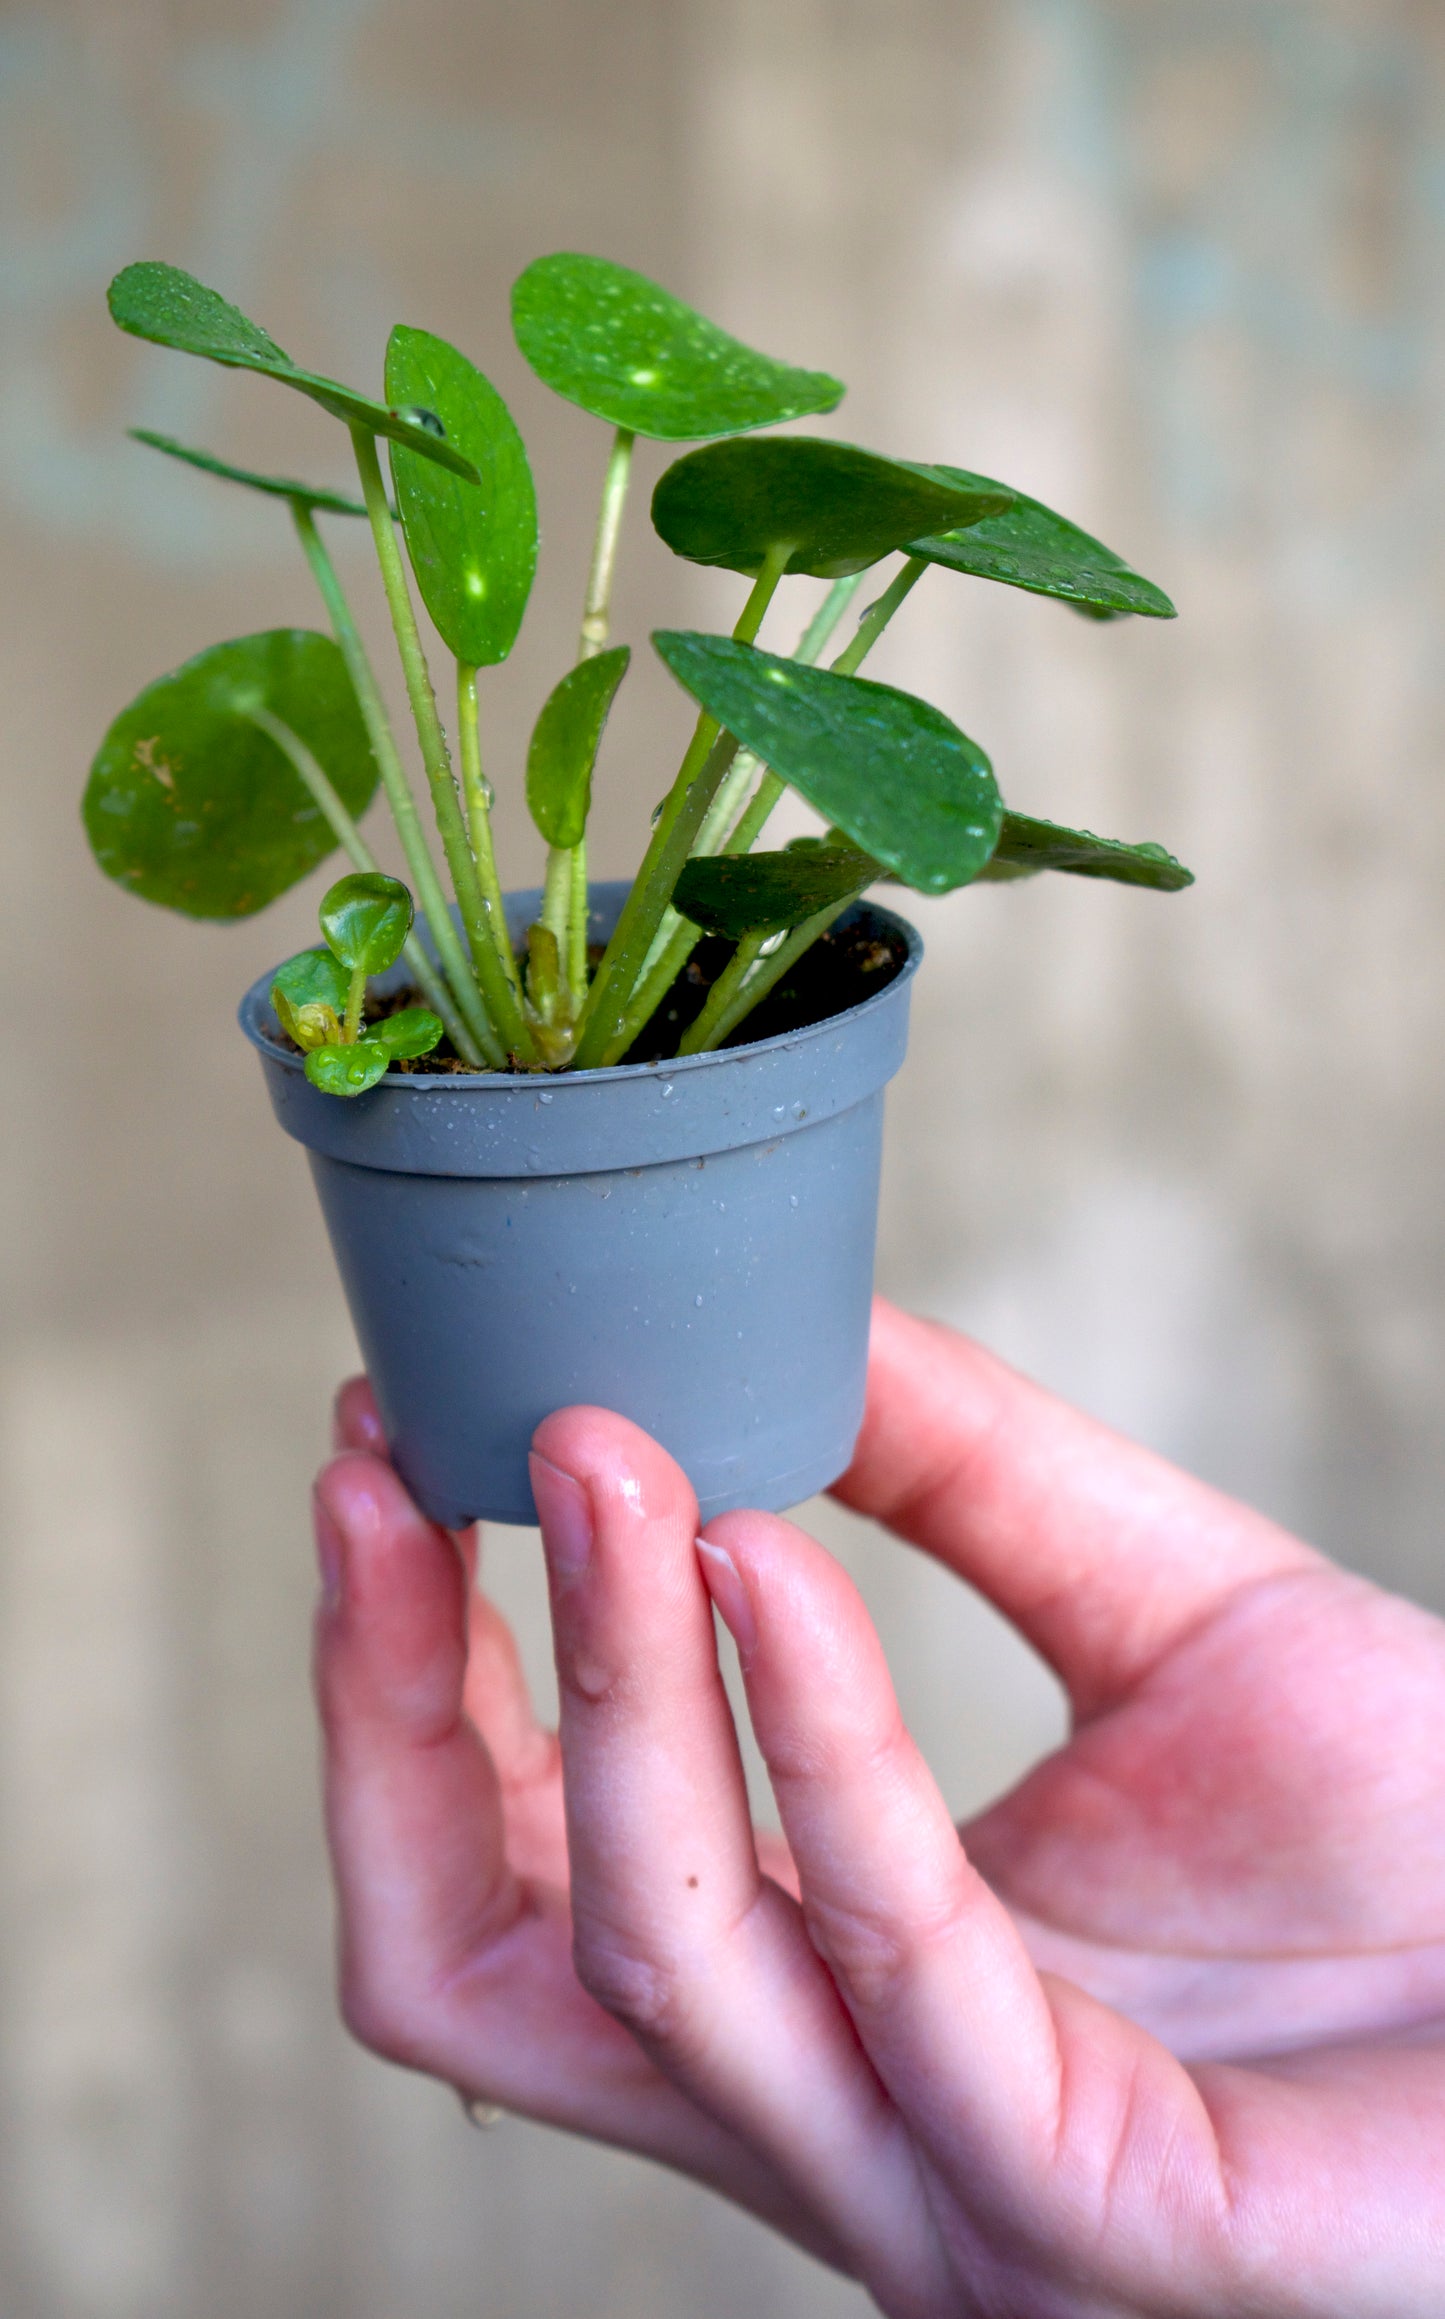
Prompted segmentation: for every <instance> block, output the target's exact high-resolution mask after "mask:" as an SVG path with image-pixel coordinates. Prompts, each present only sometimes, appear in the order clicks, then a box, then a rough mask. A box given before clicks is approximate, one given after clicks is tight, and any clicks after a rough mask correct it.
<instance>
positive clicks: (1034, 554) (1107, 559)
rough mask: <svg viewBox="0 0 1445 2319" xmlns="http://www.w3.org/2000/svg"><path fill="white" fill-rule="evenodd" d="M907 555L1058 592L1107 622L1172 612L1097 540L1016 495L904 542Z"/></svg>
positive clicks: (963, 477)
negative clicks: (959, 523) (977, 515)
mask: <svg viewBox="0 0 1445 2319" xmlns="http://www.w3.org/2000/svg"><path fill="white" fill-rule="evenodd" d="M938 472H939V474H940V475H947V476H950V477H952V478H953V480H954V481H955V482H959V483H965V484H973V485H981V486H984V487H985V488H986V487H987V486H988V481H989V479H988V477H987V476H985V475H970V474H969V473H968V471H967V469H965V468H962V467H940V468H939V470H938ZM998 488H1000V489H1001V488H1002V486H998ZM908 552H909V554H910V555H913V556H924V557H926V558H927V560H928V562H929V563H932V564H944V565H946V566H947V567H948V569H949V570H950V571H954V572H973V573H976V574H977V576H978V577H979V578H980V579H984V580H1001V581H1002V582H1003V583H1004V585H1005V586H1006V587H1010V588H1027V589H1028V590H1029V591H1030V592H1031V593H1032V594H1033V595H1036V596H1058V597H1060V598H1062V600H1063V601H1064V602H1065V603H1067V604H1072V605H1073V606H1074V607H1075V608H1076V609H1077V610H1078V611H1080V612H1089V613H1092V614H1093V615H1094V616H1095V618H1100V619H1113V618H1118V617H1119V616H1121V615H1122V614H1124V613H1127V612H1140V613H1143V614H1145V615H1146V617H1148V618H1151V619H1155V620H1172V619H1173V618H1174V616H1175V615H1174V606H1173V605H1172V604H1171V603H1170V601H1169V598H1168V597H1167V596H1166V595H1165V593H1164V591H1163V589H1162V588H1156V587H1155V586H1154V583H1153V581H1152V580H1146V579H1145V578H1144V577H1143V575H1142V574H1141V573H1139V572H1136V571H1134V570H1132V569H1131V567H1130V566H1129V565H1128V564H1126V563H1125V561H1124V559H1123V557H1122V556H1116V555H1115V553H1114V551H1113V549H1112V548H1106V547H1105V545H1104V543H1103V541H1102V540H1096V539H1093V538H1091V537H1090V535H1089V533H1088V532H1086V531H1080V529H1079V527H1078V525H1077V524H1075V523H1068V522H1066V521H1065V519H1064V517H1063V516H1061V515H1055V513H1054V511H1053V509H1052V508H1051V507H1045V506H1044V505H1043V503H1042V501H1040V500H1037V499H1028V498H1025V496H1024V494H1023V493H1022V492H1016V493H1015V495H1014V504H1013V506H1012V507H1009V508H1006V509H1005V510H1004V511H1003V513H1002V514H1000V515H991V516H986V517H985V518H984V520H983V521H982V522H981V523H977V524H971V525H970V526H969V528H968V529H967V531H952V532H947V533H943V534H940V535H937V536H934V537H930V538H923V539H916V540H911V541H910V542H909V547H908Z"/></svg>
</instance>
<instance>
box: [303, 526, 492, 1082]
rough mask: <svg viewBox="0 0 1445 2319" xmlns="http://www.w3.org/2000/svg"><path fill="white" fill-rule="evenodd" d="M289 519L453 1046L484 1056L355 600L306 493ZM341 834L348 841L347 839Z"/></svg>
mask: <svg viewBox="0 0 1445 2319" xmlns="http://www.w3.org/2000/svg"><path fill="white" fill-rule="evenodd" d="M291 519H292V521H293V523H294V524H295V526H296V536H297V538H298V539H299V540H300V542H301V547H302V552H303V553H304V555H305V557H306V561H307V563H308V564H309V565H310V567H311V573H312V577H313V579H314V580H315V582H316V585H317V587H318V588H319V589H320V591H321V596H322V601H323V602H324V603H325V606H326V610H327V613H328V615H329V617H330V620H331V626H332V630H333V632H334V634H335V637H336V641H337V644H338V645H339V646H340V648H341V657H342V659H343V660H344V661H345V663H346V670H347V674H348V675H349V677H350V678H351V682H352V686H353V689H354V691H355V693H356V698H357V702H358V704H359V706H360V709H361V716H362V722H363V723H364V724H365V726H366V733H367V738H368V740H369V741H370V743H371V750H372V755H373V756H374V757H375V759H376V762H377V766H378V768H379V770H380V773H381V785H382V787H383V789H384V790H385V791H386V801H387V804H388V805H389V806H390V807H391V818H392V820H393V821H394V823H395V824H396V834H397V836H398V838H399V839H400V841H401V850H402V853H403V855H404V856H405V859H406V866H407V871H408V873H409V875H410V878H411V884H412V892H413V893H414V894H415V896H416V905H417V908H418V909H419V910H420V912H421V914H422V916H423V918H424V919H425V920H426V922H427V925H428V927H429V928H430V929H431V938H432V941H433V942H434V943H435V944H436V953H437V957H438V958H439V959H440V961H441V966H442V972H443V974H444V975H445V977H446V979H447V981H448V982H449V983H450V985H451V989H452V994H453V1000H454V1004H453V1005H452V1006H451V1007H450V1008H449V1009H448V1010H447V1014H446V1015H443V1017H442V1019H443V1021H445V1022H446V1024H447V1031H448V1035H449V1036H450V1038H451V1041H452V1044H453V1046H454V1047H456V1050H457V1053H458V1054H459V1055H461V1056H462V1057H463V1059H464V1060H465V1061H466V1062H469V1063H474V1064H480V1062H481V1060H482V1053H481V1051H482V1049H483V1048H485V1047H486V1046H487V1044H488V1032H489V1030H490V1027H491V1026H490V1024H489V1022H488V1019H487V1015H486V1010H485V1008H484V1007H483V1005H482V1002H481V998H480V996H479V994H478V991H477V986H476V982H475V980H474V979H473V976H472V971H471V968H470V967H469V966H468V964H467V955H466V952H465V950H464V949H463V948H462V945H461V941H460V938H459V937H458V934H457V930H456V927H455V925H454V924H453V922H452V914H451V912H450V910H449V909H448V908H447V899H446V895H445V894H444V893H443V891H442V883H441V880H440V878H439V877H438V876H437V873H436V865H435V863H434V862H433V860H432V857H431V851H430V848H429V847H428V845H427V842H426V834H425V832H424V831H423V829H422V825H421V816H420V814H419V813H418V812H417V808H416V799H415V798H414V797H413V795H412V792H411V783H410V782H409V781H408V780H407V777H406V770H405V767H404V766H403V764H402V761H401V756H400V752H399V751H398V749H397V745H396V740H395V736H394V735H393V733H392V729H391V720H390V718H389V717H388V716H387V713H386V707H385V704H384V703H383V701H382V697H381V690H380V687H379V686H378V684H377V681H376V674H375V671H374V670H373V668H372V665H371V661H370V658H369V656H368V654H367V650H366V646H365V645H364V644H363V643H362V641H361V632H360V630H359V629H358V627H357V625H356V621H355V618H354V616H353V614H352V610H351V606H350V605H349V604H348V602H347V600H346V597H345V594H344V592H343V590H342V586H341V582H340V580H339V579H338V578H337V574H336V567H335V565H334V564H333V563H332V561H331V558H330V556H329V555H328V554H327V552H326V547H325V543H324V542H323V540H322V537H321V534H320V532H319V531H318V530H317V528H316V518H315V516H314V514H313V512H312V510H311V509H310V508H309V507H308V506H307V505H306V503H305V501H304V500H298V499H293V500H292V502H291ZM338 802H339V800H338ZM342 842H343V843H345V840H343V841H342ZM417 947H418V950H419V951H420V949H421V946H420V944H418V946H417ZM421 955H422V956H423V957H425V955H426V954H425V952H424V951H421ZM433 980H435V977H433ZM428 997H429V999H430V1003H431V1005H432V1006H433V1007H434V1008H435V1010H436V1012H437V1013H438V1014H441V1013H442V1010H441V1008H440V1007H439V1006H437V1004H436V999H435V997H434V996H433V995H432V994H431V993H430V992H429V993H428ZM458 1013H460V1014H461V1015H462V1017H463V1019H464V1020H465V1022H466V1024H467V1033H466V1035H465V1036H464V1038H463V1040H462V1041H461V1042H458V1040H457V1038H456V1034H455V1032H453V1031H452V1027H451V1020H449V1019H448V1017H451V1018H453V1019H454V1018H455V1016H456V1015H457V1014H458ZM492 1045H493V1046H494V1047H496V1041H495V1040H493V1041H492ZM500 1051H501V1050H500V1048H499V1047H497V1052H498V1053H499V1054H500Z"/></svg>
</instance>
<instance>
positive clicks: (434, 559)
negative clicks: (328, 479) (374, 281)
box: [386, 323, 537, 668]
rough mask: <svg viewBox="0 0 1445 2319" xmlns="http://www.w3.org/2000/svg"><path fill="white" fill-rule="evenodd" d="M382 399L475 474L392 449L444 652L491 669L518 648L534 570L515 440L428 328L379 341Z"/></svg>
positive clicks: (508, 418)
mask: <svg viewBox="0 0 1445 2319" xmlns="http://www.w3.org/2000/svg"><path fill="white" fill-rule="evenodd" d="M386 392H387V397H388V400H389V401H391V402H392V403H395V404H400V405H406V406H408V407H410V408H412V409H413V411H415V412H416V413H417V414H418V416H420V415H421V414H422V413H423V412H424V413H425V414H426V415H427V416H428V417H430V418H432V419H433V420H434V423H435V424H436V425H437V426H440V427H442V428H443V429H444V430H445V434H446V440H447V441H448V442H449V443H452V444H454V445H455V447H456V448H457V449H458V450H459V451H461V452H462V453H463V454H464V455H465V456H466V458H467V459H469V460H470V462H471V464H472V467H473V468H474V469H475V471H476V475H477V481H476V482H475V483H465V482H463V481H462V480H461V479H460V477H457V476H453V475H449V474H447V473H446V472H445V471H444V469H442V468H440V467H438V466H437V465H436V463H435V461H434V460H431V459H419V458H418V457H417V456H416V454H415V452H414V451H406V450H402V449H401V448H400V446H399V445H395V444H394V445H393V446H392V453H391V474H392V482H393V483H394V485H395V487H396V503H397V506H398V508H399V509H400V511H401V522H402V530H403V532H404V533H405V536H406V546H407V553H408V555H409V556H410V557H411V567H412V570H413V571H414V572H415V573H416V581H417V586H418V587H419V588H420V590H421V593H422V600H423V602H424V603H425V605H426V608H427V610H428V612H430V614H431V616H432V619H433V621H434V622H435V624H436V629H437V633H438V635H439V636H440V637H441V639H442V642H443V643H444V644H445V645H446V647H447V650H448V651H449V652H452V653H454V654H455V655H456V657H457V659H458V660H460V661H464V662H465V663H466V664H467V665H468V666H469V667H472V668H490V667H491V666H493V664H494V663H495V662H497V661H500V660H505V659H506V657H507V654H508V653H509V652H510V651H511V649H512V646H513V645H514V643H515V642H516V640H517V631H518V629H519V628H520V627H521V625H522V615H523V613H524V612H525V611H526V609H527V598H528V596H529V594H530V593H531V587H532V577H533V574H534V573H535V571H536V568H537V498H536V493H535V491H534V490H533V488H532V470H531V468H530V467H529V466H528V464H527V453H526V449H525V447H524V445H523V442H522V438H521V436H520V435H519V434H518V432H517V429H516V427H515V425H514V424H513V421H512V414H511V412H510V411H509V410H508V409H507V406H506V404H505V403H504V402H503V400H502V398H501V396H500V395H499V394H498V392H497V390H496V388H495V387H494V386H493V385H492V383H491V381H490V379H487V378H484V377H483V376H482V373H481V372H480V371H479V370H478V369H477V368H476V365H475V364H474V363H471V362H468V360H467V358H466V356H465V355H464V354H460V353H458V351H457V349H456V348H455V347H454V346H449V345H448V344H447V341H446V340H445V339H444V338H436V337H433V335H432V333H431V332H430V331H429V330H411V329H408V328H407V327H406V325H405V324H402V323H398V325H397V327H396V329H395V330H393V332H392V334H391V337H390V339H389V341H388V343H387V349H386Z"/></svg>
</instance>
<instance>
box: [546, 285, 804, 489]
mask: <svg viewBox="0 0 1445 2319" xmlns="http://www.w3.org/2000/svg"><path fill="white" fill-rule="evenodd" d="M512 327H513V330H514V331H515V333H516V338H517V344H518V346H519V347H520V348H521V350H522V353H523V354H524V355H525V357H526V359H527V361H528V362H529V363H530V364H531V366H532V368H533V370H534V371H535V372H536V373H537V376H538V377H539V378H540V379H541V380H543V382H544V383H545V384H546V385H547V386H549V387H551V388H552V390H553V392H554V393H556V394H559V395H565V396H566V398H567V400H568V401H569V402H573V403H579V404H580V405H581V407H582V409H583V410H584V411H590V412H591V413H592V414H593V416H594V417H595V418H599V419H606V420H607V421H608V423H609V424H610V425H612V426H614V427H626V428H628V429H629V430H630V432H631V433H633V434H634V435H652V436H655V437H658V438H660V439H661V440H662V441H664V442H675V443H680V442H689V441H696V440H698V439H699V438H700V437H702V436H704V435H735V434H739V433H741V432H743V431H744V430H745V429H746V428H749V427H773V426H777V425H779V424H780V423H781V421H782V420H784V419H797V418H801V417H803V416H804V415H805V413H808V412H811V411H831V410H832V409H833V408H834V406H835V405H836V404H837V403H839V402H840V401H841V400H842V396H843V386H842V383H841V381H840V380H838V379H836V378H830V377H829V375H828V373H827V372H826V371H821V370H795V369H794V368H793V367H792V365H791V364H790V363H786V362H775V361H774V360H773V358H772V357H771V356H770V355H766V354H759V353H757V352H756V351H755V350H754V349H753V348H752V347H750V346H744V345H742V344H741V342H740V341H739V340H738V339H736V338H730V337H729V335H728V333H727V332H726V331H725V330H720V329H719V328H718V326H717V324H716V323H715V322H709V321H708V320H707V319H706V317H705V316H704V315H701V314H699V313H697V312H695V310H694V309H693V308H692V307H691V306H685V305H684V304H683V302H682V300H681V299H680V298H674V297H673V296H672V294H671V292H670V291H667V290H663V289H660V288H659V287H658V285H657V283H656V282H650V281H649V280H648V279H647V277H646V275H645V274H634V273H633V272H632V271H631V270H630V268H629V267H627V266H614V265H612V264H610V263H609V262H608V260H607V259H606V258H589V257H582V256H578V255H576V254H574V253H572V252H569V251H562V252H559V253H558V254H557V255H556V256H555V257H550V258H538V259H537V260H536V261H535V263H534V264H532V265H530V266H528V268H527V270H526V272H525V273H524V274H522V275H521V276H520V277H519V279H518V281H517V283H516V285H515V287H514V288H513V291H512Z"/></svg>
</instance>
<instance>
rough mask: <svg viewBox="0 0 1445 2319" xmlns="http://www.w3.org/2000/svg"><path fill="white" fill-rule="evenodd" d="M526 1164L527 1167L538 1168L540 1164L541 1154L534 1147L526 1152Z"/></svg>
mask: <svg viewBox="0 0 1445 2319" xmlns="http://www.w3.org/2000/svg"><path fill="white" fill-rule="evenodd" d="M527 1165H528V1167H529V1168H540V1166H541V1165H542V1154H541V1153H540V1152H539V1151H538V1150H536V1149H535V1147H534V1148H533V1149H532V1150H531V1151H529V1152H528V1154H527Z"/></svg>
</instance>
